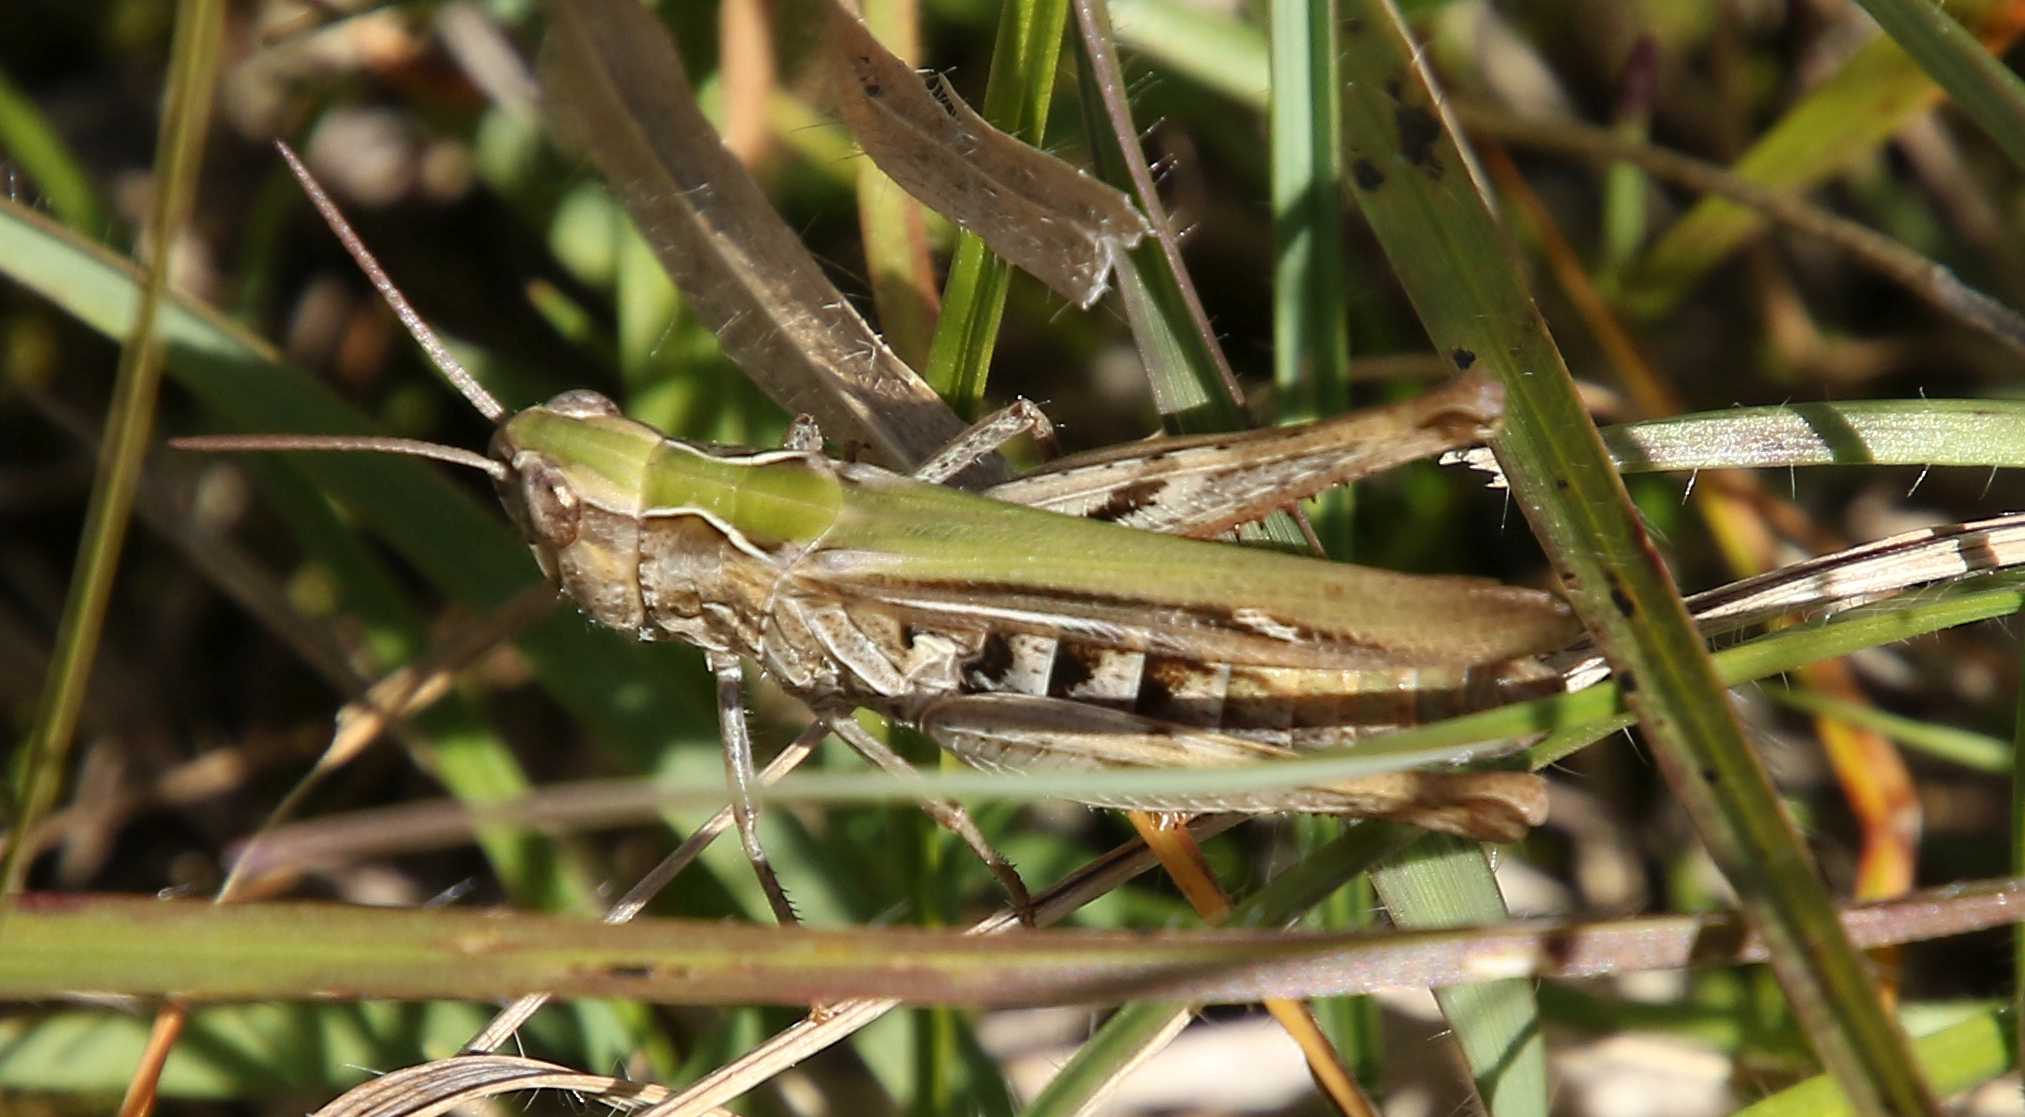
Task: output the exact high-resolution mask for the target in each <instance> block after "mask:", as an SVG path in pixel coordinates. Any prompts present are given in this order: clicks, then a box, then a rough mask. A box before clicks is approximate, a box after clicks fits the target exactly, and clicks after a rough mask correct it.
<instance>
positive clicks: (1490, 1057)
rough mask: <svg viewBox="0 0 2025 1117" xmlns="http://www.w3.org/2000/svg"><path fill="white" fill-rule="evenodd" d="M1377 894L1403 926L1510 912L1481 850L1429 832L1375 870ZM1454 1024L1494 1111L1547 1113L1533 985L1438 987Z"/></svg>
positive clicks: (1517, 981) (1487, 918)
mask: <svg viewBox="0 0 2025 1117" xmlns="http://www.w3.org/2000/svg"><path fill="white" fill-rule="evenodd" d="M1371 879H1372V882H1373V883H1374V884H1376V885H1377V887H1378V895H1379V897H1380V898H1381V899H1383V900H1384V901H1385V908H1386V910H1387V911H1388V912H1390V913H1391V915H1392V922H1393V925H1394V926H1396V927H1401V928H1421V927H1454V926H1466V925H1469V924H1479V925H1481V924H1484V923H1490V922H1495V921H1497V920H1499V919H1505V918H1509V917H1510V913H1509V912H1507V911H1506V910H1505V902H1504V896H1503V894H1502V893H1500V892H1499V890H1498V881H1497V877H1495V876H1493V875H1492V873H1491V864H1490V861H1489V859H1488V857H1487V855H1486V853H1485V850H1484V847H1483V846H1482V845H1479V844H1477V843H1474V842H1464V841H1461V840H1458V839H1456V838H1451V837H1448V836H1446V835H1442V834H1429V835H1427V836H1425V837H1423V838H1421V839H1420V840H1419V841H1417V842H1415V843H1414V844H1413V846H1412V847H1411V848H1410V849H1408V850H1406V851H1405V852H1404V853H1402V854H1399V855H1397V856H1395V857H1391V858H1388V859H1386V860H1385V861H1384V862H1382V863H1381V864H1380V865H1378V866H1377V867H1376V868H1375V869H1373V870H1372V874H1371ZM1435 999H1436V1001H1437V1002H1439V1003H1440V1005H1441V1010H1442V1015H1443V1016H1445V1017H1447V1018H1448V1020H1449V1021H1450V1023H1451V1024H1453V1025H1454V1027H1455V1033H1456V1042H1457V1043H1458V1044H1459V1045H1461V1047H1462V1052H1463V1058H1464V1059H1466V1060H1468V1062H1469V1066H1470V1074H1471V1077H1472V1078H1473V1079H1474V1080H1475V1082H1476V1088H1477V1096H1478V1097H1479V1098H1481V1099H1482V1100H1483V1103H1484V1108H1485V1109H1486V1110H1488V1111H1489V1112H1490V1113H1493V1114H1497V1115H1501V1117H1502V1115H1509V1114H1521V1113H1532V1114H1543V1113H1545V1112H1546V1111H1547V1102H1548V1094H1547V1043H1546V1038H1545V1037H1544V1036H1543V1035H1542V1033H1541V1024H1540V1005H1539V1002H1538V1001H1537V1000H1536V999H1535V998H1534V996H1533V983H1532V982H1530V981H1527V980H1525V979H1522V978H1505V979H1502V980H1495V981H1483V982H1479V983H1476V984H1472V985H1458V986H1455V987H1453V988H1449V989H1441V990H1437V991H1436V992H1435Z"/></svg>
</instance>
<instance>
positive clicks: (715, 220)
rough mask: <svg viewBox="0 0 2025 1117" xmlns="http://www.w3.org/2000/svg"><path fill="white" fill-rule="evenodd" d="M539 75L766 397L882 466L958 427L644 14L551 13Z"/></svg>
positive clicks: (917, 453)
mask: <svg viewBox="0 0 2025 1117" xmlns="http://www.w3.org/2000/svg"><path fill="white" fill-rule="evenodd" d="M540 74H541V83H542V89H543V91H544V93H545V94H546V95H547V100H548V104H547V107H548V111H549V113H550V115H551V117H552V118H553V119H554V120H555V122H556V124H557V129H558V132H559V133H560V135H561V136H562V137H564V138H565V139H566V140H567V141H569V142H570V143H572V144H574V145H575V146H577V147H578V148H579V149H581V150H582V151H583V152H584V153H585V154H587V155H588V156H590V158H591V160H592V161H593V162H594V163H596V164H597V165H598V168H599V169H600V170H602V171H603V172H604V174H605V178H606V179H607V181H609V182H610V184H611V187H612V190H613V192H614V193H615V194H616V195H617V196H618V197H619V198H620V200H621V201H622V202H623V203H624V204H625V207H626V211H627V212H628V213H630V214H631V215H632V217H633V220H634V221H635V222H636V223H637V224H638V225H639V226H640V231H641V233H642V234H643V235H644V236H645V237H646V239H647V242H648V243H649V244H650V245H652V246H653V249H654V253H655V256H656V257H657V258H658V259H659V260H660V261H661V266H662V267H664V268H666V269H667V271H668V274H669V277H670V278H672V279H673V280H674V281H675V285H676V286H677V287H679V288H681V290H682V291H683V292H684V293H685V294H687V296H688V297H689V299H690V302H691V304H692V305H693V306H694V307H695V308H696V311H697V314H698V316H699V317H700V318H701V319H702V321H703V322H704V323H705V324H707V325H708V326H709V327H710V328H711V330H712V332H714V333H715V334H716V335H717V341H718V344H719V345H720V346H721V347H722V348H723V350H724V353H725V355H726V356H727V357H729V358H731V359H732V360H733V361H734V362H736V363H737V364H738V366H739V367H740V368H742V369H744V370H745V372H746V375H748V376H750V377H751V378H752V379H753V381H754V382H755V383H757V384H758V385H759V386H760V387H761V388H762V389H763V390H765V391H766V393H767V394H768V395H769V396H771V397H772V398H773V400H774V402H776V403H778V404H780V405H781V407H783V408H784V409H786V410H787V411H788V412H790V413H804V414H808V415H813V416H815V418H816V420H817V421H818V422H819V423H821V424H822V426H823V429H824V431H825V433H826V434H828V435H829V437H830V438H832V439H834V440H836V441H837V442H838V443H840V444H856V445H859V446H862V447H864V448H865V449H866V450H868V451H869V452H870V454H871V456H872V457H874V458H876V459H878V460H879V461H880V462H882V463H884V464H886V465H893V466H902V467H905V466H910V465H912V464H913V463H915V462H918V461H921V460H924V459H926V458H927V457H928V456H929V455H930V454H932V453H934V452H935V451H936V450H937V449H940V448H941V447H942V446H943V445H944V444H946V443H947V442H948V441H949V440H950V439H952V438H954V437H955V436H956V435H957V434H958V433H959V432H960V431H961V430H962V429H963V424H962V423H961V422H960V421H958V419H957V418H956V415H955V414H954V413H953V412H951V411H950V410H949V408H948V407H947V406H945V405H944V404H943V402H942V401H941V400H940V399H939V398H937V397H936V395H935V393H934V391H933V390H932V389H930V388H929V387H928V385H927V384H926V383H924V382H923V381H922V380H921V378H920V377H918V376H916V375H915V374H914V371H913V370H912V369H910V368H908V367H907V366H906V365H905V364H904V363H902V362H901V360H900V359H899V358H898V357H896V356H894V355H893V352H892V350H890V349H889V348H887V346H886V343H885V342H884V341H882V340H880V338H879V335H878V334H876V333H874V332H873V331H872V328H871V327H870V326H868V325H866V324H865V320H864V319H863V318H861V317H859V316H858V312H857V311H856V310H854V309H852V307H851V305H850V303H849V302H848V301H846V300H845V298H844V296H843V295H842V294H841V293H839V292H838V291H837V288H836V285H835V284H833V283H831V282H830V281H829V279H828V277H826V276H825V275H823V273H822V270H821V269H820V268H819V267H817V265H816V262H815V260H814V258H813V257H811V256H810V255H809V252H808V249H806V248H804V247H803V246H802V243H801V241H800V240H799V239H797V238H796V236H795V234H794V231H793V230H791V229H789V228H788V226H787V224H786V223H785V222H783V221H782V220H781V218H780V215H779V214H777V213H775V212H774V209H773V207H772V205H771V203H769V202H768V201H767V198H766V195H765V194H764V193H763V192H762V191H761V190H760V188H759V185H758V184H757V183H755V182H754V181H753V180H752V176H750V175H748V174H747V173H746V171H745V168H744V167H742V166H740V165H739V163H738V160H736V159H734V158H733V157H732V156H731V153H730V152H728V151H727V150H725V147H724V144H723V143H722V141H720V140H719V138H718V135H717V132H716V131H715V130H714V129H713V128H711V126H710V122H709V121H708V120H706V119H705V118H704V116H703V112H702V110H701V109H699V108H698V107H697V105H696V101H695V97H694V95H693V94H692V92H691V90H690V87H689V81H688V78H687V76H686V75H685V74H684V72H683V68H682V60H681V58H680V57H679V56H678V55H677V54H676V51H675V44H674V41H673V40H672V39H671V38H670V37H669V35H668V31H667V29H666V28H665V27H663V26H662V25H661V24H660V23H659V22H658V21H657V20H656V19H655V18H654V16H653V15H652V13H650V12H648V11H647V10H646V9H645V8H643V7H641V6H640V5H639V4H637V3H634V2H632V0H568V2H567V3H559V4H557V5H556V6H555V8H554V18H553V20H552V21H551V25H550V29H549V36H548V41H547V43H546V44H545V45H544V46H543V49H542V56H541V64H540Z"/></svg>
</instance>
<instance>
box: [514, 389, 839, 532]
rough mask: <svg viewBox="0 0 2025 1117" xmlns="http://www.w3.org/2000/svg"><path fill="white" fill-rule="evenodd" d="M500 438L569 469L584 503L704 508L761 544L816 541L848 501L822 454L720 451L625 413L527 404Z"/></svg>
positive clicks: (645, 509) (632, 510) (630, 509)
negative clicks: (673, 435) (674, 436)
mask: <svg viewBox="0 0 2025 1117" xmlns="http://www.w3.org/2000/svg"><path fill="white" fill-rule="evenodd" d="M501 441H502V443H503V444H504V445H505V446H506V447H508V448H509V449H510V451H532V452H534V453H537V454H540V455H542V456H543V457H544V458H546V459H548V460H549V461H550V462H552V463H554V464H555V465H557V466H558V467H560V468H562V469H563V470H564V472H565V473H566V475H567V476H568V478H569V482H570V485H571V488H572V489H573V490H574V491H575V493H576V495H577V498H578V499H579V500H582V501H584V502H585V503H589V504H594V505H597V506H599V507H602V508H605V509H607V510H610V511H613V512H617V513H621V514H635V515H644V516H652V515H654V514H655V513H657V512H664V511H672V510H676V509H682V510H688V511H694V512H702V513H704V514H706V515H707V516H709V517H710V518H712V519H714V520H716V521H718V522H719V523H721V524H722V525H724V526H725V527H728V528H730V529H731V530H733V531H735V532H737V533H738V534H739V535H741V536H743V537H745V539H746V540H747V541H749V542H751V543H753V544H754V545H756V546H761V547H769V546H772V545H775V544H780V543H790V544H806V543H810V542H813V541H814V540H815V539H817V538H818V537H820V536H821V535H822V534H823V532H824V531H826V530H827V529H828V528H829V526H830V524H831V522H832V521H833V520H834V519H835V518H836V515H837V510H838V508H839V506H840V504H841V497H840V494H839V491H838V490H839V485H838V481H837V478H836V476H835V474H834V473H833V472H831V470H830V469H829V467H828V463H826V462H824V461H822V460H821V459H819V458H814V457H811V456H809V455H803V454H793V453H786V452H778V453H760V454H751V453H741V454H737V455H732V456H717V455H713V454H711V453H709V452H707V451H705V450H702V449H698V448H696V447H692V446H690V445H688V444H686V443H682V442H677V441H673V440H671V439H668V438H666V437H665V436H663V435H662V434H661V433H660V432H659V431H656V430H655V429H654V428H652V427H650V426H647V425H646V424H644V423H640V422H636V421H634V420H632V419H628V418H626V417H624V416H622V415H573V414H568V413H565V412H562V411H557V410H554V409H552V408H549V407H530V408H528V409H527V410H525V411H522V412H521V413H520V414H518V415H516V416H514V417H513V418H512V419H511V420H509V421H508V422H507V424H506V426H505V427H504V428H503V429H502V432H501Z"/></svg>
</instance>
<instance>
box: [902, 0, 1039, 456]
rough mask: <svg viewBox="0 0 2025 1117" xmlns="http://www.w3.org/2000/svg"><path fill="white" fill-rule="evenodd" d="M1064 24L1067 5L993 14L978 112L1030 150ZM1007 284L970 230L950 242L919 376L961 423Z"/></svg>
mask: <svg viewBox="0 0 2025 1117" xmlns="http://www.w3.org/2000/svg"><path fill="white" fill-rule="evenodd" d="M1068 19H1069V6H1068V3H1067V0H1008V2H1007V3H1006V4H1005V6H1004V7H1003V8H1002V9H1001V10H1000V14H999V25H998V42H997V43H996V45H995V46H994V47H993V48H992V55H991V76H990V77H989V78H987V79H986V81H985V89H984V107H983V109H982V112H983V115H984V118H985V119H986V120H988V121H990V122H991V123H992V124H993V125H994V126H996V127H998V128H999V129H1001V130H1003V131H1005V132H1007V133H1009V134H1011V135H1013V136H1017V137H1018V138H1020V139H1022V140H1025V141H1026V142H1028V143H1030V144H1033V145H1034V146H1036V147H1039V146H1040V145H1041V141H1042V138H1043V136H1044V135H1045V133H1046V127H1047V120H1048V103H1049V101H1050V100H1051V99H1052V97H1053V96H1054V89H1055V72H1056V69H1057V67H1058V65H1059V63H1060V59H1061V52H1062V29H1063V28H1064V27H1066V26H1067V25H1068ZM1011 283H1012V268H1011V266H1010V265H1008V264H1007V263H1006V262H1005V261H1003V260H1001V259H999V258H998V257H996V256H994V255H992V254H991V251H990V250H989V249H987V248H985V246H984V241H983V240H982V239H980V238H979V237H977V236H976V235H975V234H973V233H969V232H964V233H962V234H961V235H960V236H959V237H958V238H957V242H956V255H955V257H954V259H952V260H951V261H950V264H949V279H948V280H947V281H946V282H945V284H944V285H943V289H942V317H941V319H939V320H938V321H937V323H936V326H935V338H934V341H933V343H932V344H931V345H930V347H929V355H928V367H927V368H925V369H923V370H922V376H923V377H924V378H925V379H926V380H927V381H928V383H929V384H930V385H931V386H932V387H934V389H935V392H936V394H937V395H939V396H941V397H942V398H943V399H944V400H946V401H948V403H949V405H950V406H951V407H953V408H955V410H956V413H957V414H958V415H961V416H963V417H964V418H966V419H974V418H976V417H977V416H978V415H979V414H980V413H982V410H983V404H984V390H985V382H986V380H987V379H988V378H989V377H990V375H991V355H992V352H993V350H994V349H996V348H997V345H998V326H999V320H1000V318H1002V317H1003V316H1004V314H1005V297H1006V291H1007V289H1008V287H1009V285H1010V284H1011Z"/></svg>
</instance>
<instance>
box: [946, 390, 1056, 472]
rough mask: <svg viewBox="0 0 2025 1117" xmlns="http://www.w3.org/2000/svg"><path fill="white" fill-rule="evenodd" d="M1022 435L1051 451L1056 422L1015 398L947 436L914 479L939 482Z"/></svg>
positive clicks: (1033, 405)
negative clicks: (952, 436) (946, 443)
mask: <svg viewBox="0 0 2025 1117" xmlns="http://www.w3.org/2000/svg"><path fill="white" fill-rule="evenodd" d="M1022 434H1031V435H1033V436H1034V440H1035V441H1037V442H1039V443H1041V445H1042V447H1043V448H1044V449H1046V450H1047V452H1048V453H1050V454H1053V453H1054V446H1055V425H1054V424H1053V423H1050V422H1049V421H1048V417H1047V415H1045V414H1043V413H1042V411H1041V409H1040V408H1039V407H1038V406H1036V405H1035V404H1034V403H1032V402H1031V401H1029V400H1023V399H1016V400H1014V401H1012V402H1011V403H1009V404H1007V405H1006V406H1005V407H1003V408H1001V409H999V410H997V411H994V412H992V413H991V414H989V415H986V416H985V417H984V418H982V419H979V420H978V421H977V422H975V423H972V424H971V425H970V427H969V429H967V430H965V431H964V432H963V433H962V434H959V435H957V436H956V437H955V438H953V439H950V441H949V445H947V446H944V447H943V448H942V449H940V450H938V451H936V453H935V456H934V457H932V458H930V459H928V460H927V461H926V462H923V463H922V464H921V468H919V469H916V470H915V471H914V479H915V480H916V481H928V482H932V483H934V484H937V485H939V484H941V483H942V482H944V481H947V480H949V479H950V478H951V477H954V476H956V475H957V474H959V473H962V472H963V471H964V470H966V469H969V468H970V467H971V466H973V465H975V464H977V462H978V461H979V459H981V458H983V457H984V456H985V455H987V454H990V453H991V452H992V451H994V450H997V449H998V448H999V447H1001V446H1003V445H1005V444H1006V443H1008V442H1011V441H1012V440H1013V439H1014V438H1017V437H1018V436H1020V435H1022Z"/></svg>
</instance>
